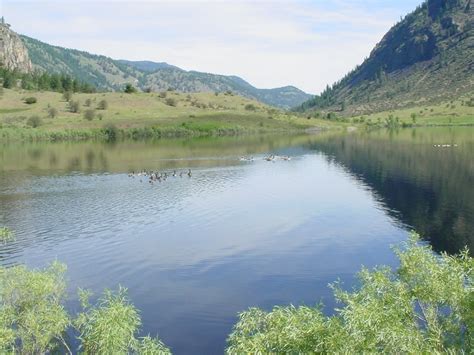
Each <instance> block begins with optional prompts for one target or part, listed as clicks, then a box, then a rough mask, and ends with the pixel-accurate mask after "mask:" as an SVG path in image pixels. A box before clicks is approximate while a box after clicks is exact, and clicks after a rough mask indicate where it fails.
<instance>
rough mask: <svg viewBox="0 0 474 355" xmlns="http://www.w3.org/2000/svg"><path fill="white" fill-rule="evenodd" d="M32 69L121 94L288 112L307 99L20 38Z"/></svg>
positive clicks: (233, 78)
mask: <svg viewBox="0 0 474 355" xmlns="http://www.w3.org/2000/svg"><path fill="white" fill-rule="evenodd" d="M21 39H22V40H23V42H24V44H25V45H26V47H27V48H28V52H29V55H30V58H31V61H32V63H33V66H34V67H35V68H36V69H39V70H44V71H47V72H50V73H66V74H69V75H71V76H74V77H76V78H80V79H81V80H83V81H85V82H87V83H90V84H93V85H95V86H96V87H97V88H98V89H99V90H114V91H118V90H122V89H123V87H124V85H125V84H126V83H132V84H133V85H135V86H137V87H138V88H140V89H141V90H146V89H151V90H153V91H163V90H167V89H168V88H173V89H174V90H177V91H180V92H226V91H232V92H234V93H236V94H238V95H241V96H244V97H247V98H251V99H256V100H258V101H261V102H263V103H266V104H269V105H273V106H276V107H280V108H284V109H288V108H291V107H294V106H297V105H300V104H301V103H303V102H304V101H306V100H308V99H310V98H311V97H312V95H309V94H307V93H305V92H303V91H301V90H299V89H297V88H295V87H293V86H287V87H282V88H276V89H257V88H255V87H254V86H252V85H251V84H249V83H248V82H246V81H245V80H243V79H241V78H239V77H236V76H226V75H216V74H209V73H201V72H197V71H186V70H183V69H180V68H178V67H176V66H173V65H170V64H167V63H156V62H151V61H135V62H134V61H127V60H115V59H112V58H109V57H105V56H102V55H95V54H90V53H87V52H84V51H79V50H75V49H67V48H63V47H58V46H52V45H49V44H46V43H44V42H41V41H38V40H36V39H33V38H30V37H27V36H21Z"/></svg>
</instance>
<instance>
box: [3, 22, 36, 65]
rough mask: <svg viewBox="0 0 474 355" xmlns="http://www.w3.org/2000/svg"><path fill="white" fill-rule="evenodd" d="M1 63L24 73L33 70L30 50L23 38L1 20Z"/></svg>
mask: <svg viewBox="0 0 474 355" xmlns="http://www.w3.org/2000/svg"><path fill="white" fill-rule="evenodd" d="M0 65H1V66H3V67H5V68H7V69H10V70H18V71H20V72H23V73H30V72H31V71H32V70H33V66H32V64H31V61H30V58H29V56H28V50H27V49H26V47H25V45H24V44H23V42H22V40H21V39H20V37H19V36H18V35H17V34H16V33H15V32H13V31H12V30H11V29H10V26H9V25H8V24H6V23H4V22H3V21H1V22H0Z"/></svg>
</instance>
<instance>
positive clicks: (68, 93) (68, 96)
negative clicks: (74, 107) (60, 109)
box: [63, 91, 72, 102]
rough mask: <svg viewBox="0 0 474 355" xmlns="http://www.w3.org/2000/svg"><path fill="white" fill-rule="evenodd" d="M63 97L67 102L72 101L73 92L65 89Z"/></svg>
mask: <svg viewBox="0 0 474 355" xmlns="http://www.w3.org/2000/svg"><path fill="white" fill-rule="evenodd" d="M63 99H64V101H67V102H69V101H71V99H72V92H71V91H64V92H63Z"/></svg>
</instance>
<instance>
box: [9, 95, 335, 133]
mask: <svg viewBox="0 0 474 355" xmlns="http://www.w3.org/2000/svg"><path fill="white" fill-rule="evenodd" d="M30 97H34V98H36V103H32V104H27V103H26V102H25V101H27V98H30ZM103 102H105V106H106V109H100V106H101V104H102V106H104V104H103ZM73 103H76V106H77V111H78V112H71V111H74V109H71V106H74V104H73ZM53 116H54V117H53ZM335 125H336V124H335V123H331V122H328V121H324V120H315V119H311V120H308V119H307V118H303V117H300V116H297V115H295V114H292V113H287V112H285V111H282V110H278V109H275V108H273V107H269V106H266V105H264V104H262V103H259V102H257V101H253V100H250V99H246V98H243V97H241V96H237V95H233V94H224V93H220V94H218V95H215V94H214V93H195V94H183V93H178V92H173V91H167V92H162V93H133V94H126V93H95V94H80V93H77V94H73V95H72V97H71V98H70V100H69V102H68V101H67V100H66V99H65V98H64V95H63V94H60V93H55V92H31V91H21V90H7V89H5V90H4V91H3V94H2V95H1V98H0V139H4V140H5V139H85V138H92V137H97V136H101V135H103V132H104V127H110V126H113V127H114V129H116V130H117V132H119V133H120V134H121V135H124V136H132V137H142V136H144V137H148V136H154V137H156V136H184V135H226V134H239V133H252V132H278V131H280V132H281V131H288V130H295V131H296V130H304V129H308V128H309V129H311V128H313V129H314V128H322V129H324V128H328V127H334V126H335ZM337 125H338V126H341V125H342V124H340V123H338V124H337Z"/></svg>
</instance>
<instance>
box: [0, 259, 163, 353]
mask: <svg viewBox="0 0 474 355" xmlns="http://www.w3.org/2000/svg"><path fill="white" fill-rule="evenodd" d="M65 271H66V266H65V265H64V264H61V263H58V262H54V263H53V264H51V266H49V267H48V268H46V269H44V270H29V269H27V268H26V267H25V266H13V267H10V268H4V267H1V266H0V286H1V287H0V311H1V312H0V353H2V354H6V353H8V354H45V353H47V354H51V353H52V354H56V353H58V354H59V353H69V354H72V353H73V352H72V351H71V347H70V345H71V344H68V342H67V341H66V340H69V339H70V338H69V337H68V336H67V334H66V332H68V333H70V331H69V330H72V329H71V328H72V327H71V326H74V327H75V328H76V330H77V331H78V332H79V340H80V341H81V344H80V348H79V349H78V350H80V351H77V353H84V354H170V351H169V349H168V348H167V347H166V346H165V345H164V344H163V343H162V342H161V341H160V340H159V339H158V338H151V337H150V336H146V337H144V338H138V337H136V333H137V332H138V330H139V326H140V325H141V320H140V316H139V314H138V311H137V309H136V308H135V307H134V306H133V304H131V303H130V301H129V300H128V298H127V294H126V289H124V288H120V289H119V291H118V292H116V293H114V292H112V291H108V290H106V291H105V292H104V294H103V296H102V297H101V298H100V299H99V301H98V302H97V304H96V305H91V304H90V303H89V296H90V295H91V293H90V292H88V291H82V290H80V291H79V298H80V301H81V305H82V307H83V312H82V313H79V315H78V316H77V318H76V319H74V320H73V319H71V317H70V316H69V314H68V313H67V312H66V311H65V309H64V301H65V298H66V282H65ZM75 353H76V352H75Z"/></svg>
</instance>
